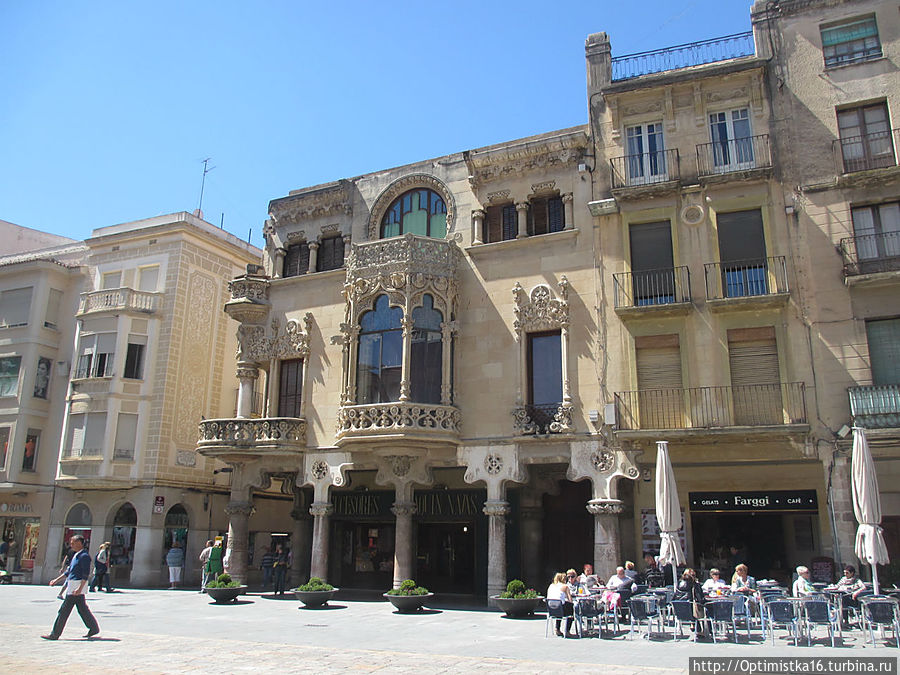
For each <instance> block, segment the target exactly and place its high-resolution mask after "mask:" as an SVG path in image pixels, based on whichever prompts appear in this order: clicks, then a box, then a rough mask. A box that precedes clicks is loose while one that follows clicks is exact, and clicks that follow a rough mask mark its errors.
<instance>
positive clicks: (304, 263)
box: [282, 241, 309, 277]
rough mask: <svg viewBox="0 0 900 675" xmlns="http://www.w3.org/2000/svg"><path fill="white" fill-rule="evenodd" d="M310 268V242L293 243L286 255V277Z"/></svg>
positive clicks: (296, 274)
mask: <svg viewBox="0 0 900 675" xmlns="http://www.w3.org/2000/svg"><path fill="white" fill-rule="evenodd" d="M308 270H309V244H308V243H306V242H305V241H304V242H301V243H299V244H291V245H290V246H288V248H287V252H286V253H285V256H284V271H283V272H282V276H284V277H296V276H298V275H300V274H306V272H307V271H308Z"/></svg>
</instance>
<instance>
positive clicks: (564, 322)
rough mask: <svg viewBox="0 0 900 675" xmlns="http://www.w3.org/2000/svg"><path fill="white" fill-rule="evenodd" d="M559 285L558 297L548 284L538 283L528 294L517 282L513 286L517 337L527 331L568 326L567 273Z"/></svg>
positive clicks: (514, 325)
mask: <svg viewBox="0 0 900 675" xmlns="http://www.w3.org/2000/svg"><path fill="white" fill-rule="evenodd" d="M557 287H558V289H559V292H558V297H554V296H553V291H551V290H550V287H549V286H547V285H546V284H538V285H537V286H535V287H534V288H533V289H532V290H531V294H527V293H526V292H525V289H524V288H522V286H521V285H520V284H519V283H518V282H516V285H515V287H514V288H513V298H514V300H515V307H514V308H513V311H514V312H515V321H514V322H513V330H514V331H515V333H516V336H517V338H521V337H522V335H523V334H525V333H533V332H539V331H545V330H554V329H557V328H560V329H561V328H568V326H569V301H568V297H569V281H568V279H566V277H565V275H563V276H562V277H560V280H559V284H558V285H557Z"/></svg>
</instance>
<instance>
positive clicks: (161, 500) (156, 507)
mask: <svg viewBox="0 0 900 675" xmlns="http://www.w3.org/2000/svg"><path fill="white" fill-rule="evenodd" d="M165 507H166V498H165V497H154V498H153V513H162V512H163V509H164V508H165Z"/></svg>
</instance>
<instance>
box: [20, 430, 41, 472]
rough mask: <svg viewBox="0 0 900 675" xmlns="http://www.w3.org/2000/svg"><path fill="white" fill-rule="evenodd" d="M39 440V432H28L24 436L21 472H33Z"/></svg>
mask: <svg viewBox="0 0 900 675" xmlns="http://www.w3.org/2000/svg"><path fill="white" fill-rule="evenodd" d="M40 438H41V432H40V431H37V430H35V429H29V430H28V433H27V434H26V436H25V448H24V452H23V453H22V471H34V465H35V460H36V459H37V452H38V442H39V441H40Z"/></svg>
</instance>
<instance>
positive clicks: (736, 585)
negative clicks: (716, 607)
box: [731, 563, 756, 595]
mask: <svg viewBox="0 0 900 675" xmlns="http://www.w3.org/2000/svg"><path fill="white" fill-rule="evenodd" d="M731 590H732V592H733V593H746V594H748V595H752V594H753V593H755V592H756V579H754V578H753V577H751V576H750V568H748V567H747V566H746V565H745V564H744V563H740V564H739V565H738V566H737V567H735V568H734V579H733V581H732V582H731Z"/></svg>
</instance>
